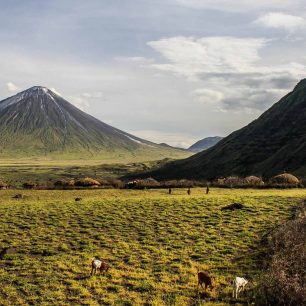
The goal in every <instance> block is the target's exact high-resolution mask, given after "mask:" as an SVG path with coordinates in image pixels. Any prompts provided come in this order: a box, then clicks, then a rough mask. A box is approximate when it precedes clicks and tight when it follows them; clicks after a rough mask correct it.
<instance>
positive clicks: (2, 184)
mask: <svg viewBox="0 0 306 306" xmlns="http://www.w3.org/2000/svg"><path fill="white" fill-rule="evenodd" d="M8 188H9V185H8V184H6V183H4V182H2V181H0V189H8Z"/></svg>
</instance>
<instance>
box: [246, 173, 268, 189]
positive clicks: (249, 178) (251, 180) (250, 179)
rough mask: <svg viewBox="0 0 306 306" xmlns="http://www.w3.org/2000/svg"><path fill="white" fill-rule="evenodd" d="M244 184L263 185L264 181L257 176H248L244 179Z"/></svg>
mask: <svg viewBox="0 0 306 306" xmlns="http://www.w3.org/2000/svg"><path fill="white" fill-rule="evenodd" d="M244 180H245V182H246V184H247V185H257V186H259V185H264V184H265V183H264V181H263V180H262V179H261V178H260V177H258V176H255V175H250V176H247V177H246V178H245V179H244Z"/></svg>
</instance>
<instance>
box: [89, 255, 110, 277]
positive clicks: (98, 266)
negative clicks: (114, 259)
mask: <svg viewBox="0 0 306 306" xmlns="http://www.w3.org/2000/svg"><path fill="white" fill-rule="evenodd" d="M108 269H109V266H108V264H107V263H105V262H104V261H101V260H99V259H97V258H95V257H94V258H93V259H92V261H91V273H90V275H93V274H96V273H97V270H100V274H101V273H103V272H107V271H108Z"/></svg>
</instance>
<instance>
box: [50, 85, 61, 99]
mask: <svg viewBox="0 0 306 306" xmlns="http://www.w3.org/2000/svg"><path fill="white" fill-rule="evenodd" d="M50 90H51V91H53V92H54V93H56V94H57V95H58V96H60V97H62V94H60V93H59V92H58V91H57V90H56V89H55V88H53V87H51V88H50Z"/></svg>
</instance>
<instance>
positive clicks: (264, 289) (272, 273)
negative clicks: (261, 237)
mask: <svg viewBox="0 0 306 306" xmlns="http://www.w3.org/2000/svg"><path fill="white" fill-rule="evenodd" d="M296 215H297V217H296V218H295V219H294V220H291V221H289V222H288V223H286V224H285V225H282V226H280V227H279V228H278V229H277V230H276V231H275V232H274V233H273V234H272V237H271V238H270V241H269V245H268V250H267V254H271V255H269V257H268V265H267V272H266V273H265V274H264V275H263V276H262V278H261V281H260V284H259V289H258V297H257V300H258V301H257V305H276V306H277V305H296V306H298V305H306V286H305V283H306V206H305V205H304V207H303V211H302V212H300V213H299V214H296Z"/></svg>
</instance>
